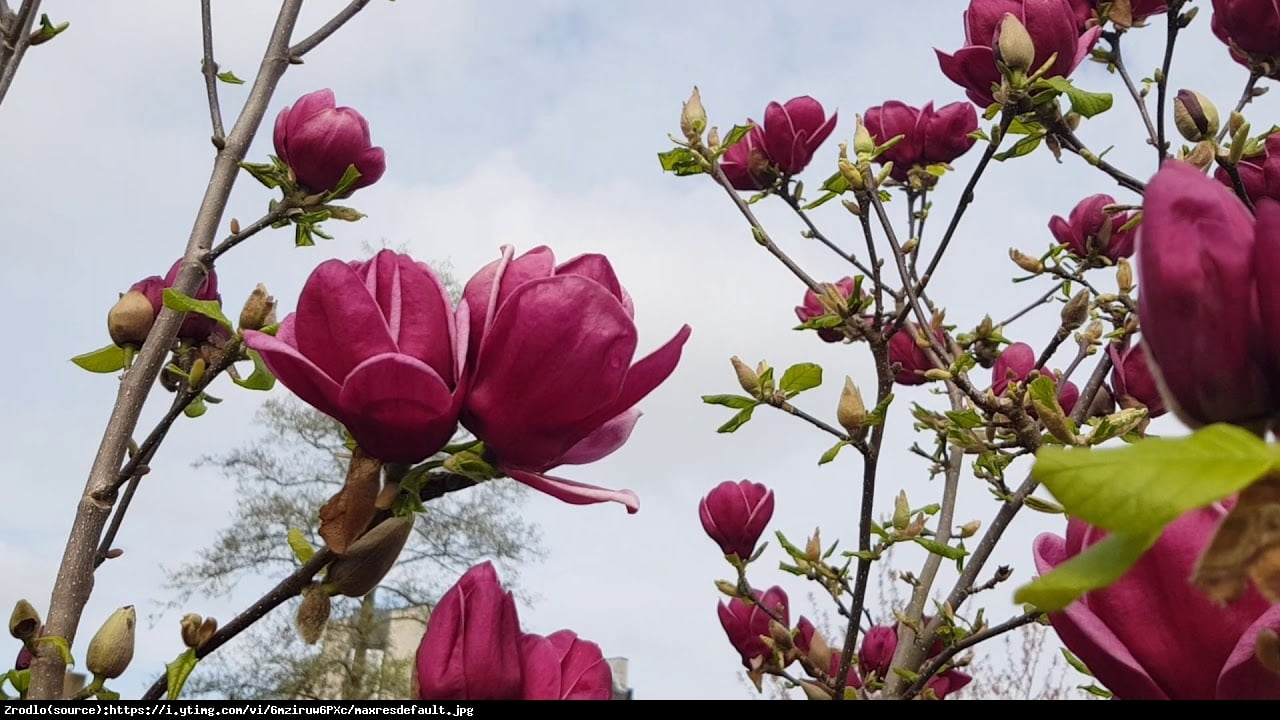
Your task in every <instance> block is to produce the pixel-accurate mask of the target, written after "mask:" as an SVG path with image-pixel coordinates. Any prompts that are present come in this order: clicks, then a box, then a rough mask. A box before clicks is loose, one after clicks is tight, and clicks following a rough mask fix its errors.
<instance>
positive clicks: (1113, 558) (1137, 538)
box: [1013, 451, 1160, 612]
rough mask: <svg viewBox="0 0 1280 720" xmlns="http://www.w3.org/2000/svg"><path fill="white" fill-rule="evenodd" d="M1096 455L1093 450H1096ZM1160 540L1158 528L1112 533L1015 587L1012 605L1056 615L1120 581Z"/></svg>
mask: <svg viewBox="0 0 1280 720" xmlns="http://www.w3.org/2000/svg"><path fill="white" fill-rule="evenodd" d="M1095 452H1096V451H1095ZM1159 537H1160V529H1157V530H1155V531H1153V532H1148V533H1145V534H1139V535H1126V534H1121V533H1112V534H1111V535H1108V536H1107V537H1105V538H1103V539H1102V540H1101V541H1099V542H1098V543H1097V544H1095V545H1091V546H1089V548H1088V549H1086V550H1085V551H1084V552H1082V553H1080V554H1079V555H1076V556H1075V557H1073V558H1071V559H1070V560H1067V561H1066V562H1064V563H1062V564H1061V565H1059V566H1057V567H1056V568H1054V569H1053V570H1051V571H1050V572H1048V573H1046V574H1044V575H1041V576H1040V577H1038V578H1036V579H1035V580H1033V581H1032V582H1031V583H1030V584H1028V585H1023V586H1022V587H1020V588H1018V592H1017V593H1015V594H1014V596H1013V600H1014V602H1019V603H1024V602H1025V603H1031V604H1033V605H1035V606H1036V607H1037V608H1039V609H1041V610H1044V611H1046V612H1056V611H1058V610H1062V609H1063V608H1065V607H1067V606H1068V605H1070V604H1071V603H1073V602H1075V601H1076V600H1077V599H1079V597H1080V596H1081V595H1084V594H1085V593H1087V592H1089V591H1090V590H1097V589H1099V588H1104V587H1106V586H1108V585H1110V584H1111V583H1113V582H1115V581H1116V580H1119V579H1120V577H1121V576H1122V575H1124V574H1125V573H1126V572H1128V570H1129V568H1131V567H1133V564H1134V563H1136V562H1138V558H1140V557H1142V553H1144V552H1146V551H1147V548H1149V547H1151V546H1152V545H1153V544H1154V543H1155V541H1156V539H1157V538H1159Z"/></svg>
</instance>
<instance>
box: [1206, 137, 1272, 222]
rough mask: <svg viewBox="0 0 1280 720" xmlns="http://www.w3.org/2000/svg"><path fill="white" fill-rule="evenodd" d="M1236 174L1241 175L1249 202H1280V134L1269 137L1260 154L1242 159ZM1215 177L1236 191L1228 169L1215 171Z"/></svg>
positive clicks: (1237, 166)
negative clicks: (1268, 199)
mask: <svg viewBox="0 0 1280 720" xmlns="http://www.w3.org/2000/svg"><path fill="white" fill-rule="evenodd" d="M1236 173H1237V174H1239V175H1240V184H1241V185H1243V186H1244V194H1245V195H1246V196H1247V197H1248V198H1249V202H1252V203H1253V204H1254V205H1257V204H1258V201H1260V200H1261V199H1262V198H1264V197H1269V198H1272V199H1273V200H1280V133H1273V134H1271V135H1269V136H1267V139H1266V141H1265V142H1264V143H1263V145H1262V152H1261V153H1260V154H1257V155H1246V156H1244V157H1243V158H1241V159H1240V162H1238V163H1236ZM1213 177H1214V179H1215V180H1217V181H1218V182H1220V183H1222V184H1223V185H1226V186H1227V187H1229V188H1231V189H1232V192H1234V191H1235V184H1234V183H1233V182H1232V180H1231V175H1230V173H1228V172H1227V171H1226V169H1224V168H1218V169H1216V170H1214V171H1213Z"/></svg>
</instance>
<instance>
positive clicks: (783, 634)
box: [769, 620, 794, 654]
mask: <svg viewBox="0 0 1280 720" xmlns="http://www.w3.org/2000/svg"><path fill="white" fill-rule="evenodd" d="M769 638H770V639H771V640H773V646H774V647H775V648H777V649H778V651H779V652H781V653H784V654H785V653H786V652H787V651H788V650H790V649H791V648H792V647H794V641H793V639H792V637H791V629H790V628H788V627H787V626H786V625H783V624H782V623H780V622H778V621H777V620H770V621H769Z"/></svg>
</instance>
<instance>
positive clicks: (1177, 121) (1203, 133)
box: [1173, 90, 1218, 142]
mask: <svg viewBox="0 0 1280 720" xmlns="http://www.w3.org/2000/svg"><path fill="white" fill-rule="evenodd" d="M1173 124H1174V125H1175V126H1177V128H1178V132H1179V133H1182V137H1184V138H1186V139H1187V141H1188V142H1200V141H1202V140H1208V139H1210V138H1212V137H1213V136H1214V135H1216V134H1217V133H1218V108H1216V107H1214V106H1213V103H1211V102H1209V98H1207V97H1205V96H1204V95H1201V94H1200V93H1198V92H1196V91H1194V90H1179V91H1178V94H1177V95H1175V96H1174V98H1173Z"/></svg>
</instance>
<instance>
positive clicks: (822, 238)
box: [778, 192, 871, 277]
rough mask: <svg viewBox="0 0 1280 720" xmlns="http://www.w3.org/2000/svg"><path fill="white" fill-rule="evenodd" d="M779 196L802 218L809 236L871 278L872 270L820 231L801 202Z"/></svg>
mask: <svg viewBox="0 0 1280 720" xmlns="http://www.w3.org/2000/svg"><path fill="white" fill-rule="evenodd" d="M778 196H779V197H781V198H782V200H783V201H784V202H786V203H787V205H788V206H790V207H791V209H792V210H794V211H795V213H796V215H798V216H800V219H801V220H803V221H804V224H805V225H806V226H808V228H809V235H810V236H811V237H813V238H814V239H815V240H817V241H818V242H820V243H822V244H823V245H826V246H827V247H828V248H829V249H830V250H831V251H832V252H834V253H835V254H837V255H839V256H840V257H841V258H844V259H845V260H846V261H848V262H849V263H851V264H852V265H853V266H854V267H855V268H857V269H858V272H861V273H862V274H863V275H866V276H867V277H870V276H871V269H870V268H868V267H867V266H866V265H863V264H862V263H861V262H860V261H859V260H858V258H857V256H855V255H854V254H853V253H846V252H845V251H844V250H841V249H840V246H839V245H836V244H835V243H834V242H832V241H831V240H830V239H829V238H828V237H827V236H826V235H825V234H823V232H822V231H821V230H819V229H818V226H817V225H815V224H814V222H813V219H812V218H810V217H809V213H807V212H805V211H804V208H803V207H801V206H800V202H799V201H798V200H796V199H795V198H794V197H792V195H791V193H789V192H784V193H779V195H778Z"/></svg>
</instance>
